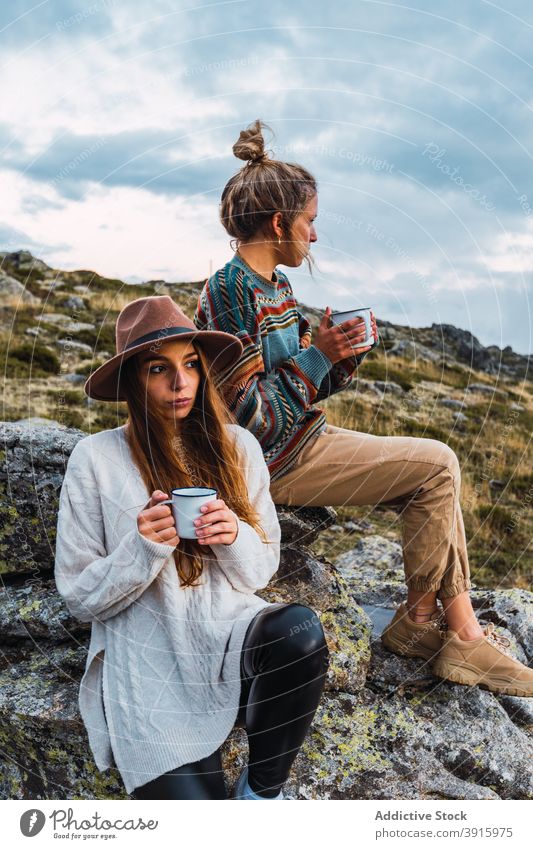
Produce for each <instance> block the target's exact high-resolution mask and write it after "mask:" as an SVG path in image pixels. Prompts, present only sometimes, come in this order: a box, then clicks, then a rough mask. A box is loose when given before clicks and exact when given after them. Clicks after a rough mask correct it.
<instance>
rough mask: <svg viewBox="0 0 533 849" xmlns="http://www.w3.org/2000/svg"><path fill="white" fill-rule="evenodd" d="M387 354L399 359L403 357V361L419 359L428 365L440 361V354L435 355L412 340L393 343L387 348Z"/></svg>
mask: <svg viewBox="0 0 533 849" xmlns="http://www.w3.org/2000/svg"><path fill="white" fill-rule="evenodd" d="M388 353H389V354H396V356H399V357H405V359H408V360H417V359H420V360H423V361H425V362H430V363H438V362H440V359H441V358H440V354H437V353H435V351H431V350H430V349H429V348H426V346H425V345H421V344H420V343H419V342H414V341H413V340H412V339H400V340H398V342H395V344H394V345H392V347H391V348H389V351H388Z"/></svg>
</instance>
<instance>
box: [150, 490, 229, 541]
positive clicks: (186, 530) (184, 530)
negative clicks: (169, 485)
mask: <svg viewBox="0 0 533 849" xmlns="http://www.w3.org/2000/svg"><path fill="white" fill-rule="evenodd" d="M216 498H217V491H216V489H210V488H209V487H203V486H183V487H180V488H178V489H173V490H172V498H167V499H166V500H165V501H159V502H158V505H159V504H169V505H170V508H171V510H172V514H173V516H174V521H175V523H176V533H177V534H178V536H179V538H180V539H198V537H197V535H196V525H195V524H194V520H195V519H199V518H200V516H203V515H204V514H203V513H202V512H201V510H200V507H201V506H202V504H207V503H208V501H216Z"/></svg>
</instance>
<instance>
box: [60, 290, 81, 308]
mask: <svg viewBox="0 0 533 849" xmlns="http://www.w3.org/2000/svg"><path fill="white" fill-rule="evenodd" d="M75 288H76V289H78V287H77V286H76V287H75ZM82 289H84V290H85V289H86V287H85V286H83V287H82ZM61 306H62V307H63V308H64V309H67V310H85V309H87V304H86V303H85V301H84V300H83V298H80V296H79V295H70V297H68V298H66V300H64V301H62V303H61Z"/></svg>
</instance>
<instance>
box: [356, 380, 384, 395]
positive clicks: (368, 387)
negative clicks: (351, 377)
mask: <svg viewBox="0 0 533 849" xmlns="http://www.w3.org/2000/svg"><path fill="white" fill-rule="evenodd" d="M355 380H356V389H358V390H360V391H361V392H370V393H371V394H372V395H377V397H378V398H380V399H381V398H383V392H381V390H380V389H378V387H377V386H376V385H375V383H374V381H373V380H365V379H364V378H362V377H356V379H355Z"/></svg>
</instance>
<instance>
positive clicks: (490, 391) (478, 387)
mask: <svg viewBox="0 0 533 849" xmlns="http://www.w3.org/2000/svg"><path fill="white" fill-rule="evenodd" d="M466 391H467V392H480V393H481V394H482V395H500V396H501V397H502V398H507V395H508V393H507V392H506V391H505V390H504V389H496V388H495V387H494V386H487V384H486V383H470V384H469V385H468V386H467V387H466Z"/></svg>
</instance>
